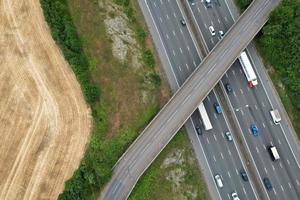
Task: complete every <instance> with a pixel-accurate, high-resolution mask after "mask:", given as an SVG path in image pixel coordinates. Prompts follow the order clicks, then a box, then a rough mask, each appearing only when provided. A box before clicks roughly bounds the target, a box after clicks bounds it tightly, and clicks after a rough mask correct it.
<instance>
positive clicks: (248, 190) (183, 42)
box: [144, 0, 257, 199]
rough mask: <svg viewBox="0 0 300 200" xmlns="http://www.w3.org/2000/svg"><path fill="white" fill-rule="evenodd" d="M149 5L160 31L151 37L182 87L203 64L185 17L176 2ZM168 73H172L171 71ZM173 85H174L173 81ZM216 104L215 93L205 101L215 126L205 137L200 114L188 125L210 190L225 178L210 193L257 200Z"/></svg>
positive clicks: (156, 0)
mask: <svg viewBox="0 0 300 200" xmlns="http://www.w3.org/2000/svg"><path fill="white" fill-rule="evenodd" d="M145 4H147V6H148V12H147V13H145V14H144V15H147V14H148V13H149V12H150V16H151V17H152V18H153V19H152V20H153V21H152V23H155V27H156V28H157V30H156V31H155V32H154V33H151V34H152V35H153V36H154V38H155V34H158V35H159V38H160V39H158V41H157V42H158V43H159V44H156V46H158V47H160V46H163V47H164V48H165V52H166V53H164V54H165V55H163V57H164V58H162V59H167V60H169V62H170V63H169V64H170V65H171V66H164V67H167V68H168V67H169V68H172V70H173V72H174V73H173V74H172V73H171V75H172V76H175V79H176V80H177V83H178V85H182V84H183V83H184V81H185V80H186V79H187V78H188V77H189V75H190V74H191V73H192V72H193V71H194V70H195V68H196V67H197V66H198V65H199V64H200V61H201V60H200V57H199V55H198V52H197V49H196V47H195V45H194V42H193V39H192V37H191V34H190V32H189V28H188V26H183V25H182V24H181V23H180V20H181V19H184V16H183V15H182V13H181V11H180V8H179V6H178V4H177V2H176V1H175V0H171V1H163V3H161V2H160V1H159V0H145ZM148 23H149V24H151V23H150V22H148ZM150 30H151V29H150ZM169 33H171V34H169ZM155 42H156V41H155ZM165 71H168V69H167V70H165ZM167 77H168V76H167ZM169 81H172V79H171V80H169ZM171 85H172V83H171ZM177 89H178V87H177V88H175V89H174V92H175V91H176V90H177ZM215 102H218V100H217V97H216V95H215V93H214V92H210V94H209V95H208V97H207V98H206V99H205V100H204V104H205V106H206V110H207V111H208V115H209V118H210V121H211V123H212V125H213V129H212V130H209V131H204V129H203V134H202V135H201V136H198V135H197V133H196V131H195V126H199V127H201V126H202V125H201V121H200V115H199V112H198V111H196V112H194V113H193V115H192V117H191V118H190V119H191V120H192V121H191V123H188V124H185V125H186V126H190V127H187V131H189V133H188V134H189V136H190V134H194V135H195V137H196V138H195V137H190V138H192V139H191V140H192V144H193V147H194V149H195V152H196V153H199V152H201V153H205V157H206V159H205V158H203V159H201V158H199V157H197V159H198V161H199V163H201V167H202V169H203V168H204V173H205V171H206V173H207V174H205V175H206V176H205V178H206V179H209V180H207V183H208V184H210V185H209V188H210V190H212V189H215V190H219V188H218V187H217V186H216V184H215V180H214V175H215V174H220V175H221V176H222V177H223V181H224V187H223V188H222V189H220V190H219V191H217V192H215V191H213V192H212V191H210V194H211V196H212V197H214V198H213V199H219V198H222V199H228V195H230V194H231V193H232V192H233V191H236V192H237V193H238V194H239V197H240V198H242V199H246V198H248V199H257V198H256V196H255V193H254V191H253V188H252V185H251V184H250V183H249V182H244V181H243V180H242V179H241V176H240V174H239V171H240V170H241V169H243V168H245V167H244V166H243V164H242V162H241V158H240V157H239V153H238V152H237V148H236V146H235V142H228V141H227V139H226V138H225V137H224V134H225V132H227V131H229V130H230V129H229V128H228V125H227V121H225V119H224V116H223V114H216V112H215V110H214V107H213V104H214V103H215ZM230 131H231V130H230ZM204 163H207V164H208V168H209V169H206V168H205V166H203V165H205V164H204Z"/></svg>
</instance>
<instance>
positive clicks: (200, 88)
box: [102, 0, 280, 199]
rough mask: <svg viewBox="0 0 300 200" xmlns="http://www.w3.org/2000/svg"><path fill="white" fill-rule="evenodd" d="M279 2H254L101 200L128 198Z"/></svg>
mask: <svg viewBox="0 0 300 200" xmlns="http://www.w3.org/2000/svg"><path fill="white" fill-rule="evenodd" d="M279 2H280V1H279V0H269V1H262V0H256V1H254V3H253V4H252V5H251V6H250V7H249V9H248V11H247V12H245V13H244V14H243V16H242V17H241V18H240V19H239V20H238V21H237V22H236V24H235V26H233V28H232V29H231V30H230V31H229V34H228V35H227V37H225V38H224V39H223V40H222V42H220V43H219V45H218V46H217V47H216V48H215V49H214V50H213V51H212V52H211V53H210V54H209V55H208V56H207V57H206V58H205V59H204V60H203V62H202V64H201V67H200V66H199V67H198V68H197V69H196V70H195V71H194V73H192V75H191V76H190V77H189V78H188V79H187V81H186V82H185V83H184V84H183V86H182V87H181V88H180V89H179V90H178V91H177V92H176V94H175V95H174V96H173V97H172V98H171V100H170V101H169V102H168V103H167V104H166V105H165V106H164V108H162V110H161V111H160V112H159V114H158V115H157V116H156V117H155V118H154V119H153V120H152V121H151V122H150V124H149V125H148V126H147V127H146V128H145V130H144V131H143V132H142V133H141V134H140V136H139V137H138V138H137V139H136V140H135V142H134V143H133V144H132V145H131V146H130V147H129V148H128V150H127V151H126V152H125V154H124V155H123V156H122V158H121V159H120V160H119V162H118V164H117V165H116V167H115V168H114V171H113V177H112V179H111V181H110V182H109V183H108V185H107V187H106V188H105V190H104V191H103V193H102V198H103V199H125V198H127V196H128V195H129V193H130V191H131V190H132V188H133V186H134V185H135V183H136V181H137V180H138V178H139V177H140V176H141V174H142V173H143V172H144V171H145V169H146V168H147V167H148V166H149V165H150V163H151V162H152V161H153V159H154V158H155V157H156V156H157V155H158V154H159V152H160V151H161V150H162V149H163V148H164V147H165V146H166V144H167V143H168V142H169V141H170V140H171V139H172V137H173V136H174V134H175V133H176V132H177V131H178V129H179V128H180V127H181V126H182V125H183V124H184V123H185V121H186V120H187V119H188V117H189V116H190V115H191V113H192V112H193V111H194V110H195V108H196V107H197V105H198V103H199V102H200V101H202V100H203V99H204V97H205V96H206V95H207V94H208V93H209V91H210V90H211V89H212V88H213V87H214V86H215V84H216V83H217V82H218V81H219V80H220V79H221V77H222V75H223V74H224V73H225V71H226V70H227V69H228V68H229V66H230V65H231V64H232V62H233V61H234V60H235V59H236V57H237V56H238V55H239V52H241V50H242V49H244V48H245V47H246V45H247V44H248V43H249V41H250V40H251V39H253V37H254V35H255V34H256V33H257V32H258V31H259V29H260V28H261V27H262V26H263V24H264V23H265V22H266V21H267V18H268V15H269V13H270V12H271V10H273V9H274V8H275V7H276V6H277V5H278V3H279ZM224 49H225V50H224Z"/></svg>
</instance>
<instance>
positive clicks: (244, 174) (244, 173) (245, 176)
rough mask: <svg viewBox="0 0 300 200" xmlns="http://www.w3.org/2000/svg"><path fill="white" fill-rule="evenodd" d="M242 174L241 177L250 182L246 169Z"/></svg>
mask: <svg viewBox="0 0 300 200" xmlns="http://www.w3.org/2000/svg"><path fill="white" fill-rule="evenodd" d="M240 174H241V177H242V179H243V180H244V181H248V180H249V179H248V176H247V174H246V171H245V170H244V169H241V171H240Z"/></svg>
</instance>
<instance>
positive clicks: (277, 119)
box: [270, 109, 281, 124]
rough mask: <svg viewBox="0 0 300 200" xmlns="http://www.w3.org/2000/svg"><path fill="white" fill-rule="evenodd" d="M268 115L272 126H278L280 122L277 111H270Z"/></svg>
mask: <svg viewBox="0 0 300 200" xmlns="http://www.w3.org/2000/svg"><path fill="white" fill-rule="evenodd" d="M270 114H271V117H272V119H273V122H274V124H279V122H280V121H281V116H280V114H279V111H278V110H277V109H275V110H271V111H270Z"/></svg>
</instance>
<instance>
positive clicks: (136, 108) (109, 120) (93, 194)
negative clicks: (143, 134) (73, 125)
mask: <svg viewBox="0 0 300 200" xmlns="http://www.w3.org/2000/svg"><path fill="white" fill-rule="evenodd" d="M101 1H102V2H104V3H106V2H108V3H109V2H110V1H106V0H101ZM41 4H42V8H43V12H44V15H45V18H46V21H47V22H48V25H49V27H50V29H51V33H52V36H53V38H54V40H55V41H56V43H57V44H58V45H59V47H60V48H61V49H62V51H63V53H64V56H65V58H66V60H67V61H68V62H69V63H70V65H71V67H72V69H73V71H74V73H75V74H76V76H77V79H78V80H79V82H80V85H81V88H82V90H83V92H84V94H85V97H86V100H87V102H88V103H89V105H90V107H91V109H92V114H93V120H94V123H93V124H94V127H93V133H92V137H91V140H90V144H89V145H88V147H87V150H86V153H85V157H84V158H83V160H82V161H81V164H80V166H79V169H78V170H76V171H75V173H74V175H73V177H72V178H71V179H70V180H68V181H67V182H66V184H65V190H64V192H63V193H62V194H60V196H59V199H72V200H73V199H74V200H75V199H78V200H82V199H96V198H97V197H98V195H99V192H100V190H101V189H102V188H103V186H104V185H105V184H106V183H107V182H108V180H109V179H110V177H111V172H112V171H111V170H112V167H113V165H114V164H115V162H116V161H117V159H118V158H119V156H120V155H121V154H122V153H123V152H124V151H125V150H126V148H127V147H128V146H129V145H130V143H131V142H132V141H133V140H134V139H135V138H136V137H137V136H138V133H139V132H140V131H141V130H142V129H143V128H144V127H145V126H146V125H147V123H148V122H149V121H150V120H151V119H152V118H153V116H155V114H156V113H157V112H158V111H159V108H160V107H161V106H162V105H161V104H160V100H161V95H162V90H165V91H167V90H166V88H165V87H166V86H165V83H162V82H161V80H160V78H159V75H158V74H157V72H156V71H157V65H156V63H155V59H154V57H153V55H152V53H151V51H150V50H149V49H152V47H151V45H148V44H146V42H145V40H146V39H147V37H148V33H147V32H146V31H145V30H144V26H143V24H142V23H143V22H142V21H141V19H142V18H140V17H139V18H138V19H137V18H136V16H139V13H138V10H137V9H138V8H137V7H135V6H134V5H135V4H133V5H132V4H131V3H129V4H126V5H125V4H124V7H123V8H122V7H120V8H118V10H117V11H111V12H110V13H107V12H106V9H102V8H100V7H99V4H98V1H96V0H41ZM122 13H125V14H126V15H127V16H128V18H129V22H128V24H129V25H128V26H129V28H130V29H132V30H133V32H135V33H136V35H135V38H136V40H137V42H138V44H139V49H138V50H139V51H140V53H141V55H142V54H143V53H144V52H145V51H147V52H148V54H147V58H146V59H147V60H145V59H144V60H142V61H141V63H142V66H141V67H140V68H139V69H135V68H134V67H133V66H131V64H130V62H129V60H130V55H131V54H132V52H129V53H128V55H129V56H128V59H127V60H126V62H124V63H123V62H120V61H119V60H118V59H116V58H115V57H114V56H113V55H112V39H111V38H110V36H109V35H108V34H107V33H106V30H105V24H104V21H103V19H104V18H106V17H107V16H110V17H114V16H120V15H122ZM130 50H131V49H130ZM149 64H150V65H151V67H149ZM100 88H101V95H100V92H99V91H100ZM164 96H165V95H164Z"/></svg>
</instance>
